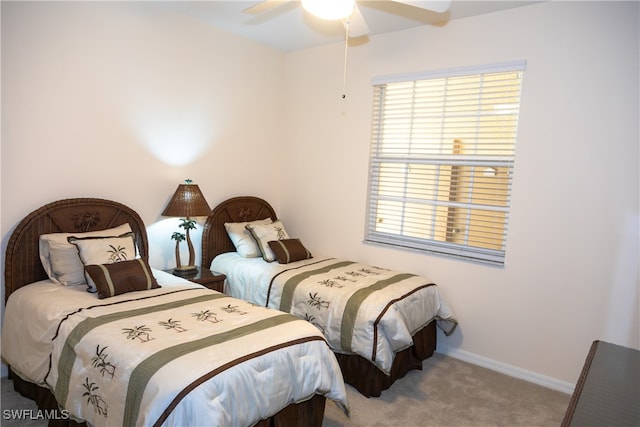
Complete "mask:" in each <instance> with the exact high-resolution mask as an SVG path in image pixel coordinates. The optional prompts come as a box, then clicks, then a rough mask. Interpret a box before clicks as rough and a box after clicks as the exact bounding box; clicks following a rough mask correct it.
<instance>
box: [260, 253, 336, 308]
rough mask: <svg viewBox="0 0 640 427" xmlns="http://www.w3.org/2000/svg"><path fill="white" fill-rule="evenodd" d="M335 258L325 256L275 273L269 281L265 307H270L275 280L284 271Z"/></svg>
mask: <svg viewBox="0 0 640 427" xmlns="http://www.w3.org/2000/svg"><path fill="white" fill-rule="evenodd" d="M333 259H335V258H323V259H321V260H318V261H315V262H310V263H305V264H303V265H299V266H297V267H291V268H285V269H284V270H282V271H279V272H278V273H276V274H274V275H273V277H272V278H271V281H270V282H269V289H268V291H267V300H266V301H265V303H264V306H265V307H269V299H271V288H272V287H273V282H274V281H275V280H276V278H277V277H278V276H279V275H281V274H282V273H286V272H287V271H292V270H297V269H299V268H304V267H308V266H310V265H315V264H319V263H321V262H324V261H331V260H333Z"/></svg>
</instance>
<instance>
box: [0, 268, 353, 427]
mask: <svg viewBox="0 0 640 427" xmlns="http://www.w3.org/2000/svg"><path fill="white" fill-rule="evenodd" d="M154 275H155V276H156V278H157V279H158V282H159V284H160V285H161V286H162V287H161V288H159V289H154V290H150V291H142V292H131V293H128V294H123V295H119V296H116V297H113V298H109V299H105V300H98V299H96V297H95V295H92V294H88V293H87V292H86V291H85V290H84V287H64V286H60V285H57V284H53V283H51V282H49V281H43V282H39V283H37V284H31V285H28V286H24V287H22V288H20V289H19V290H17V291H16V292H14V293H13V294H12V295H11V297H10V298H9V301H8V303H7V307H6V311H5V318H4V322H3V331H2V332H3V333H2V352H3V357H4V358H5V360H6V361H7V363H8V364H9V365H10V366H11V367H12V369H13V370H14V371H15V372H16V373H18V374H19V375H20V376H22V377H23V378H24V379H26V380H29V381H31V382H35V383H37V384H40V385H46V386H48V387H49V388H51V389H52V390H53V391H54V394H55V395H56V398H57V400H58V401H59V403H63V404H64V406H65V409H67V410H68V411H69V413H70V414H71V415H72V416H73V417H74V418H77V419H81V420H87V421H88V422H89V423H90V424H91V425H94V426H110V425H123V423H124V425H139V426H143V425H144V426H146V425H154V424H155V423H157V422H160V423H161V424H162V425H207V426H215V425H219V426H229V425H252V424H254V423H256V422H257V421H258V420H260V419H264V418H268V417H270V416H272V415H274V414H275V413H276V412H278V411H279V410H280V409H281V408H283V407H285V406H287V405H289V404H291V403H296V402H301V401H304V400H307V399H309V398H311V397H312V396H313V395H314V394H316V393H317V394H322V395H324V396H326V397H327V398H328V399H331V400H334V401H335V402H336V403H337V404H338V405H339V406H340V407H341V408H343V410H345V412H346V411H347V409H346V408H347V400H346V391H345V388H344V383H343V381H342V375H341V373H340V368H339V366H338V364H337V361H336V360H335V356H334V355H333V354H332V352H331V351H330V349H329V347H328V346H327V344H326V342H325V341H324V339H323V337H322V335H321V334H319V333H318V331H317V330H316V329H315V328H314V327H313V326H311V325H309V324H308V323H307V322H303V321H300V320H298V319H292V318H288V317H286V316H284V315H283V313H281V312H278V311H275V310H269V309H264V308H260V307H255V306H253V305H252V304H249V303H247V302H245V301H240V300H237V299H234V298H231V297H228V296H226V295H223V294H219V293H216V292H213V291H210V290H207V289H204V288H203V287H201V286H199V285H196V284H193V283H191V282H187V281H184V280H182V279H179V278H176V277H175V276H171V275H168V274H166V273H163V272H161V271H157V270H154ZM142 296H144V298H141V297H142ZM80 307H82V309H81V310H79V308H80ZM125 313H126V315H125ZM50 355H51V362H52V363H51V371H50V372H47V371H48V370H49V356H50Z"/></svg>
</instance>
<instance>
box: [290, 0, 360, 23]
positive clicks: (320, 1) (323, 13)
mask: <svg viewBox="0 0 640 427" xmlns="http://www.w3.org/2000/svg"><path fill="white" fill-rule="evenodd" d="M355 4H356V2H355V0H302V7H304V9H305V10H306V11H307V12H309V13H310V14H312V15H314V16H317V17H318V18H320V19H326V20H337V19H345V18H348V17H350V16H351V15H352V14H353V9H354V7H355Z"/></svg>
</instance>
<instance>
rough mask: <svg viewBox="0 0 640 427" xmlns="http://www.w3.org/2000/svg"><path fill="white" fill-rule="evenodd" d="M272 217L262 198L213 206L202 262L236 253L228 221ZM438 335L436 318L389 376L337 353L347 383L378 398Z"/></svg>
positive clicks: (430, 349)
mask: <svg viewBox="0 0 640 427" xmlns="http://www.w3.org/2000/svg"><path fill="white" fill-rule="evenodd" d="M269 217H270V218H271V219H272V220H274V221H275V220H276V219H277V216H276V212H275V210H274V209H273V207H272V206H271V205H270V204H269V203H268V202H266V201H265V200H263V199H261V198H259V197H253V196H240V197H233V198H231V199H228V200H226V201H224V202H222V203H220V204H219V205H218V206H216V207H215V208H214V209H213V211H212V213H211V215H210V216H209V217H208V218H207V221H206V222H205V225H204V229H203V232H202V263H201V265H202V266H203V267H208V266H209V265H211V261H213V259H214V258H215V257H216V256H217V255H219V254H221V253H225V252H235V247H234V246H233V243H232V242H231V240H230V239H229V236H228V235H227V232H226V230H225V228H224V223H225V222H247V221H254V220H257V219H264V218H269ZM436 336H437V335H436V327H435V321H433V322H431V323H429V324H428V325H427V326H425V327H424V328H423V329H422V330H420V331H418V332H417V333H416V334H415V335H414V336H413V341H414V345H413V346H412V347H410V348H407V349H405V350H403V351H401V352H398V353H396V356H395V359H394V362H393V365H392V368H391V375H390V376H387V375H385V374H384V373H383V372H382V371H380V370H379V369H378V368H377V367H376V366H375V365H374V364H373V363H371V362H370V361H368V360H367V359H365V358H363V357H361V356H359V355H347V354H342V353H335V355H336V358H337V359H338V363H339V364H340V368H341V369H342V375H343V377H344V380H345V382H346V383H347V384H351V385H352V386H353V387H355V388H356V389H357V390H358V391H359V392H360V393H361V394H363V395H364V396H366V397H378V396H380V394H381V393H382V391H383V390H386V389H388V388H389V387H391V385H392V384H393V383H394V382H395V381H396V380H397V379H399V378H402V377H404V376H405V375H406V374H407V372H409V371H411V370H414V369H422V361H423V360H424V359H427V358H429V357H431V356H432V355H433V353H434V351H435V348H436Z"/></svg>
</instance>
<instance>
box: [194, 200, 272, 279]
mask: <svg viewBox="0 0 640 427" xmlns="http://www.w3.org/2000/svg"><path fill="white" fill-rule="evenodd" d="M264 218H271V219H272V220H274V221H275V220H276V219H278V217H277V216H276V212H275V211H274V210H273V208H272V207H271V205H270V204H269V203H267V202H266V201H265V200H263V199H261V198H259V197H253V196H240V197H233V198H231V199H227V200H225V201H224V202H222V203H220V204H219V205H218V206H216V207H215V208H214V209H213V211H212V212H211V215H209V217H208V218H207V221H206V222H205V224H204V229H203V230H202V262H201V264H200V265H201V266H203V267H206V268H208V267H209V265H211V261H213V259H214V258H215V257H216V256H217V255H219V254H221V253H225V252H235V250H236V249H235V247H234V246H233V243H231V240H230V239H229V236H228V235H227V231H226V230H225V228H224V223H225V222H248V221H255V220H257V219H264Z"/></svg>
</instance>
